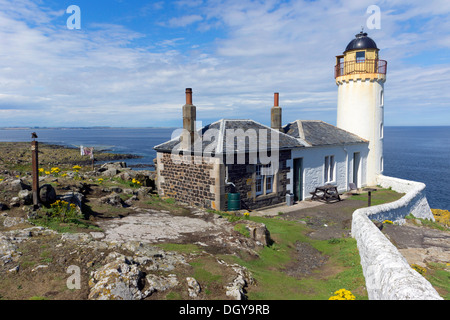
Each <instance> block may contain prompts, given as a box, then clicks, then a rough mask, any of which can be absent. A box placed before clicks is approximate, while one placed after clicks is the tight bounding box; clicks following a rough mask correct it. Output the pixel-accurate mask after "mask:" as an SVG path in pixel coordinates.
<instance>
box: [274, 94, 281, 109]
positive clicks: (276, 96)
mask: <svg viewBox="0 0 450 320" xmlns="http://www.w3.org/2000/svg"><path fill="white" fill-rule="evenodd" d="M273 100H274V103H273V105H274V106H275V107H278V106H279V101H280V94H279V93H278V92H275V94H274V97H273Z"/></svg>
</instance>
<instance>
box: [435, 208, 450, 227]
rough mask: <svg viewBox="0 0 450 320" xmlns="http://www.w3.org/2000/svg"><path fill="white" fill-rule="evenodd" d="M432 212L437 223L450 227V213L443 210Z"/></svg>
mask: <svg viewBox="0 0 450 320" xmlns="http://www.w3.org/2000/svg"><path fill="white" fill-rule="evenodd" d="M431 212H432V213H433V216H434V219H435V220H436V222H439V223H442V224H443V225H445V226H447V227H450V211H448V210H442V209H431Z"/></svg>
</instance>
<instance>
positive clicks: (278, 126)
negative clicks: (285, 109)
mask: <svg viewBox="0 0 450 320" xmlns="http://www.w3.org/2000/svg"><path fill="white" fill-rule="evenodd" d="M273 100H274V103H273V107H272V109H271V110H270V111H271V112H270V120H271V121H270V127H271V128H272V129H275V130H278V131H282V122H281V108H280V106H279V93H278V92H275V94H274V99H273Z"/></svg>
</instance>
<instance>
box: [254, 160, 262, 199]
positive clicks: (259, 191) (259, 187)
mask: <svg viewBox="0 0 450 320" xmlns="http://www.w3.org/2000/svg"><path fill="white" fill-rule="evenodd" d="M261 167H262V166H261V165H257V166H256V180H255V186H256V195H257V196H258V195H260V194H262V193H263V181H264V176H263V175H262V174H261Z"/></svg>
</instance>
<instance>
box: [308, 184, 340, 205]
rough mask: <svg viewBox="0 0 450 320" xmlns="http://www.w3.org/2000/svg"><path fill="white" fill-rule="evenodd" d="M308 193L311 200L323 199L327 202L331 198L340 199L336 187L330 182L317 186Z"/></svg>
mask: <svg viewBox="0 0 450 320" xmlns="http://www.w3.org/2000/svg"><path fill="white" fill-rule="evenodd" d="M310 194H311V195H312V197H311V200H325V201H326V202H327V203H328V202H330V201H332V200H337V201H341V197H340V195H339V192H338V190H337V187H336V186H334V185H331V184H327V185H324V186H321V187H317V188H316V190H314V191H313V192H310Z"/></svg>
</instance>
